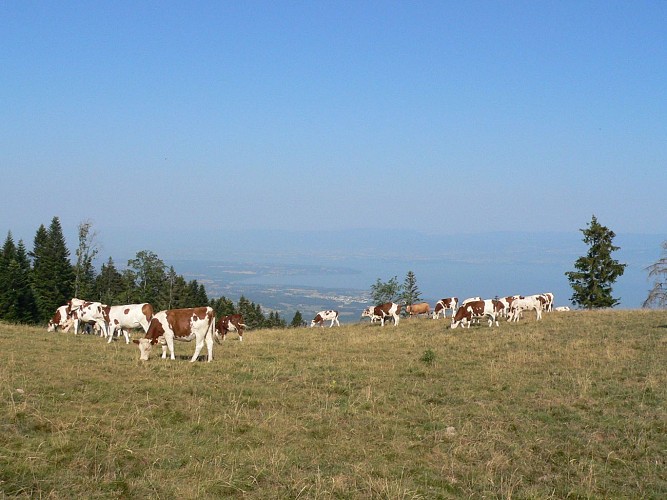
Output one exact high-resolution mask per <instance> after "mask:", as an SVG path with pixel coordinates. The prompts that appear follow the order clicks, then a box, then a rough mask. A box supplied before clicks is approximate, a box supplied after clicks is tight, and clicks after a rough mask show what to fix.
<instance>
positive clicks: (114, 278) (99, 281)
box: [93, 257, 129, 305]
mask: <svg viewBox="0 0 667 500" xmlns="http://www.w3.org/2000/svg"><path fill="white" fill-rule="evenodd" d="M123 290H124V285H123V276H122V275H121V274H120V272H118V269H116V266H115V264H114V261H113V259H112V258H111V257H109V260H107V263H106V264H102V268H101V269H100V274H98V275H97V276H96V277H95V284H94V291H93V297H95V300H97V301H99V302H102V303H103V304H108V305H114V304H123V303H125V304H129V302H125V301H124V300H123Z"/></svg>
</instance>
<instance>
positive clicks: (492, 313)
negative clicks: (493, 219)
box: [452, 299, 503, 329]
mask: <svg viewBox="0 0 667 500" xmlns="http://www.w3.org/2000/svg"><path fill="white" fill-rule="evenodd" d="M502 309H503V305H502V304H501V303H500V302H499V301H497V300H491V299H487V300H472V301H469V302H467V303H466V304H465V305H462V306H461V307H459V308H458V309H457V310H456V314H454V317H453V318H452V329H454V328H456V327H457V326H459V325H461V326H462V327H464V328H465V327H466V325H467V326H468V328H470V324H471V323H472V320H473V319H475V318H484V317H486V318H488V320H489V326H493V324H494V323H495V324H496V326H500V325H499V324H498V315H499V314H500V312H501V311H502Z"/></svg>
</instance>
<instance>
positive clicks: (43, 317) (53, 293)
mask: <svg viewBox="0 0 667 500" xmlns="http://www.w3.org/2000/svg"><path fill="white" fill-rule="evenodd" d="M96 236H97V235H96V233H95V232H94V230H93V226H92V223H91V222H89V221H85V222H82V223H81V224H80V225H79V226H78V237H79V241H78V246H77V249H76V251H75V257H76V259H75V262H74V263H72V261H71V260H72V259H70V252H69V250H68V248H67V244H66V241H65V237H64V235H63V231H62V227H61V224H60V220H59V218H58V217H54V218H53V219H52V220H51V224H50V225H49V227H48V228H47V227H45V226H44V225H43V224H42V225H40V227H39V228H38V229H37V232H36V234H35V238H34V241H33V248H32V250H28V249H27V248H26V245H25V243H24V242H23V241H22V240H19V242H18V243H15V242H14V239H13V237H12V233H11V231H9V232H8V234H7V238H6V239H5V242H4V244H3V247H2V252H0V320H3V321H7V322H12V323H25V324H44V323H46V322H48V320H49V319H51V317H52V316H53V314H54V312H55V310H56V309H57V308H58V307H60V306H61V305H64V304H66V303H67V301H69V300H70V299H71V298H72V297H78V298H82V299H86V300H91V301H95V302H102V303H103V304H108V305H117V304H134V303H142V302H149V303H150V304H152V305H153V308H154V309H155V310H156V311H160V310H163V309H179V308H187V307H199V306H202V305H208V306H210V307H212V308H213V309H214V310H215V313H216V316H221V315H228V314H242V315H243V318H244V322H245V324H246V325H248V327H249V328H285V327H287V326H288V325H287V323H286V321H285V320H284V319H283V318H281V317H280V315H279V313H278V312H274V311H271V312H270V313H269V315H268V316H266V315H265V314H264V313H263V311H262V308H261V306H260V305H259V304H255V303H254V302H252V301H250V300H248V299H247V298H246V297H244V296H241V297H240V298H239V300H238V301H237V302H236V303H234V302H233V301H232V300H230V299H228V298H226V297H224V296H223V297H219V298H216V299H209V297H208V294H207V293H206V288H205V286H204V284H202V283H199V282H197V280H196V279H193V280H190V281H187V280H186V279H185V278H184V277H183V276H182V275H180V274H177V273H176V270H175V269H174V267H173V266H169V267H168V266H166V265H165V263H164V262H163V261H162V260H161V259H160V258H159V257H158V256H157V255H156V254H155V253H153V252H151V251H149V250H142V251H140V252H137V254H136V256H135V258H133V259H130V260H129V261H128V262H127V266H126V267H125V268H124V269H122V270H121V269H118V267H117V266H116V264H115V262H114V260H113V259H112V258H111V257H109V258H108V260H107V261H106V262H105V263H104V264H102V266H101V268H100V270H99V272H98V271H97V270H96V268H95V266H94V260H95V258H96V256H97V254H98V251H99V249H98V246H97V242H96ZM302 325H303V318H302V316H301V313H300V312H299V311H297V312H296V314H295V315H294V318H293V320H292V322H291V323H290V326H302Z"/></svg>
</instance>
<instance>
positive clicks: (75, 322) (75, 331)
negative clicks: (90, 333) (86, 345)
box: [74, 319, 79, 335]
mask: <svg viewBox="0 0 667 500" xmlns="http://www.w3.org/2000/svg"><path fill="white" fill-rule="evenodd" d="M78 334H79V320H78V319H75V320H74V335H78Z"/></svg>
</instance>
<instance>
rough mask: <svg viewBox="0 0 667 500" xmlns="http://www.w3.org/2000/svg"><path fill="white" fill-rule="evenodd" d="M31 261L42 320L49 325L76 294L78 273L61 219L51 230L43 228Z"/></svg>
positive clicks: (54, 222)
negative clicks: (76, 272) (58, 309)
mask: <svg viewBox="0 0 667 500" xmlns="http://www.w3.org/2000/svg"><path fill="white" fill-rule="evenodd" d="M31 257H32V258H33V271H32V287H33V291H34V294H35V300H36V303H37V310H38V319H39V321H48V320H49V319H50V318H51V316H52V315H53V313H54V311H55V310H56V309H57V308H58V307H60V306H61V305H63V304H66V303H67V301H68V300H70V299H71V298H72V296H73V294H74V271H73V269H72V264H71V263H70V261H69V250H68V249H67V245H66V244H65V237H64V236H63V232H62V227H61V226H60V220H59V219H58V217H54V218H53V220H52V221H51V225H50V226H49V229H48V230H47V229H45V228H44V225H41V226H40V227H39V229H38V230H37V233H36V235H35V240H34V247H33V251H32V253H31Z"/></svg>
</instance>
